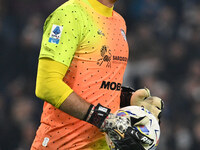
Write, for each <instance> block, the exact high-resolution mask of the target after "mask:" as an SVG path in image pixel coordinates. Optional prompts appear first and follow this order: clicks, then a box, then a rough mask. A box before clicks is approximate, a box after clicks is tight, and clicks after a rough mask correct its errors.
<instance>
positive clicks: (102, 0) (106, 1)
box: [98, 0, 117, 8]
mask: <svg viewBox="0 0 200 150" xmlns="http://www.w3.org/2000/svg"><path fill="white" fill-rule="evenodd" d="M98 1H99V2H100V3H102V4H103V5H105V6H107V7H109V8H112V7H113V6H114V4H115V2H116V1H117V0H98Z"/></svg>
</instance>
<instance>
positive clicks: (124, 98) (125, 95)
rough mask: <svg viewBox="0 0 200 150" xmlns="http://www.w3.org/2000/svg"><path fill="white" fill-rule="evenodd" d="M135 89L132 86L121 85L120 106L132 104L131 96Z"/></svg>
mask: <svg viewBox="0 0 200 150" xmlns="http://www.w3.org/2000/svg"><path fill="white" fill-rule="evenodd" d="M134 91H135V90H134V89H133V88H131V87H121V96H120V108H122V107H126V106H130V100H131V96H132V94H133V92H134Z"/></svg>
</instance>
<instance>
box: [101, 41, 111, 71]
mask: <svg viewBox="0 0 200 150" xmlns="http://www.w3.org/2000/svg"><path fill="white" fill-rule="evenodd" d="M100 52H101V57H102V58H100V59H98V60H97V65H99V66H101V65H102V64H103V63H106V67H108V68H111V59H112V54H111V50H110V49H109V48H108V47H107V46H105V45H103V46H102V48H101V51H100Z"/></svg>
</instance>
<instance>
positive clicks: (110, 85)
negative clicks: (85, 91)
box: [100, 81, 122, 91]
mask: <svg viewBox="0 0 200 150" xmlns="http://www.w3.org/2000/svg"><path fill="white" fill-rule="evenodd" d="M121 86H122V84H121V83H116V82H110V81H103V82H102V84H101V87H100V89H107V90H112V91H120V90H121Z"/></svg>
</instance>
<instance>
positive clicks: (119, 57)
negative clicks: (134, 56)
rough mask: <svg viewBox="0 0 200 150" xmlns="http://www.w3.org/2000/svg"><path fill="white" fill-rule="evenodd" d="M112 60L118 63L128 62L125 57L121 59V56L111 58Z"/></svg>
mask: <svg viewBox="0 0 200 150" xmlns="http://www.w3.org/2000/svg"><path fill="white" fill-rule="evenodd" d="M113 60H118V61H124V62H127V61H128V58H127V57H122V56H113Z"/></svg>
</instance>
